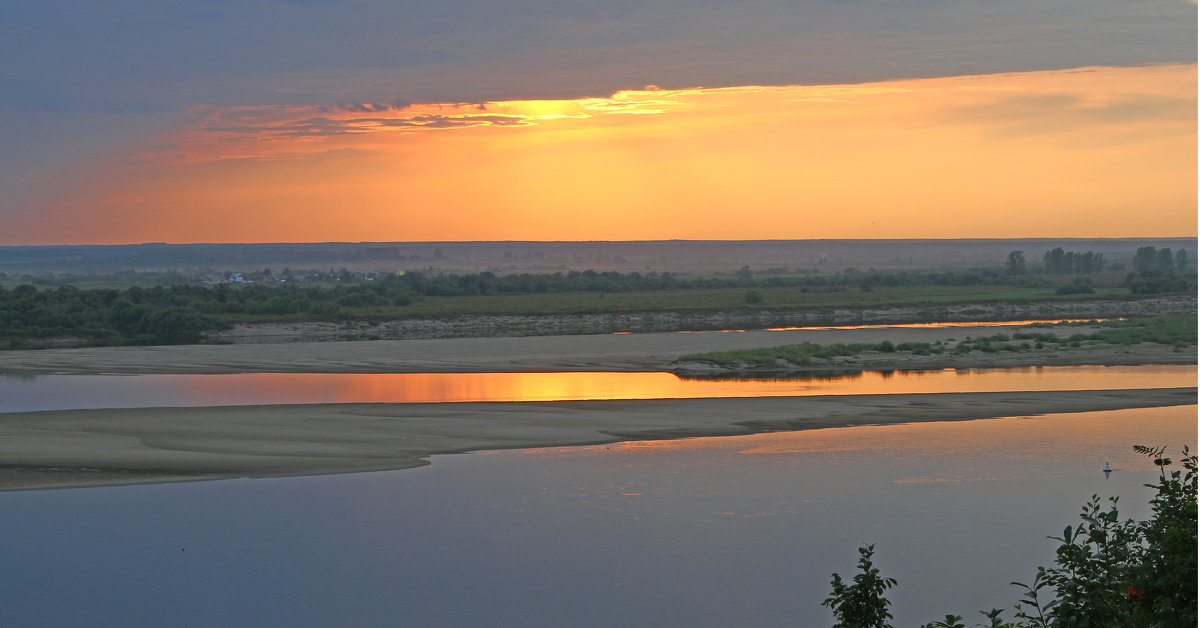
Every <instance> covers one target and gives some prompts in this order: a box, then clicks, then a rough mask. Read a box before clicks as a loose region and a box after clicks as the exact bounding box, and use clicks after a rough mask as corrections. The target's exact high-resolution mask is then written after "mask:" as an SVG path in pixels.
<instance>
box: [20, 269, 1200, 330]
mask: <svg viewBox="0 0 1200 628" xmlns="http://www.w3.org/2000/svg"><path fill="white" fill-rule="evenodd" d="M1148 248H1149V247H1148ZM1168 256H1169V257H1170V259H1171V261H1172V264H1179V263H1180V262H1179V261H1178V260H1183V263H1186V254H1184V255H1183V256H1180V255H1179V254H1178V253H1174V252H1170V253H1169V255H1168V254H1162V253H1160V252H1159V251H1154V252H1153V255H1152V256H1151V254H1150V252H1148V251H1147V252H1142V251H1139V256H1138V258H1137V260H1139V261H1136V262H1135V264H1136V265H1137V266H1136V267H1138V268H1143V266H1144V268H1146V269H1147V270H1141V271H1138V272H1136V273H1134V274H1133V275H1131V277H1130V286H1131V289H1132V290H1133V291H1134V292H1137V293H1152V292H1164V291H1173V290H1184V289H1187V287H1188V286H1189V285H1190V286H1191V287H1192V288H1193V289H1194V287H1195V274H1194V273H1193V274H1190V275H1180V274H1179V273H1177V272H1175V271H1163V270H1160V268H1161V266H1159V265H1156V266H1154V267H1153V270H1149V268H1150V266H1149V264H1150V261H1149V260H1150V259H1151V258H1153V260H1154V263H1155V264H1161V263H1162V261H1163V260H1165V259H1167V257H1168ZM1061 257H1062V258H1063V259H1068V258H1070V259H1071V260H1073V261H1072V262H1071V267H1072V268H1086V267H1088V265H1087V264H1088V263H1087V262H1085V261H1084V260H1091V262H1090V263H1091V264H1092V266H1096V265H1098V264H1102V259H1101V258H1100V257H1099V256H1097V255H1091V256H1090V257H1089V254H1073V253H1070V254H1068V253H1066V252H1063V255H1062V256H1061ZM1012 258H1013V256H1010V259H1012ZM1054 258H1055V259H1058V256H1057V254H1056V255H1055V257H1054ZM1022 260H1023V255H1022V256H1021V257H1020V258H1019V259H1018V261H1022ZM1022 263H1023V261H1022ZM1064 263H1065V262H1064ZM1173 267H1177V266H1173ZM1012 270H1013V269H1012V268H1011V264H1010V268H1009V269H1007V270H1006V269H1004V268H979V269H971V270H959V271H941V270H876V269H870V270H866V271H861V270H856V269H853V268H849V269H846V270H844V271H842V272H837V273H820V274H818V273H809V274H794V275H782V274H765V273H764V274H762V275H756V273H755V272H754V271H753V270H752V269H751V268H750V267H748V266H744V267H742V268H741V269H739V270H737V271H735V272H732V273H729V274H721V275H715V276H703V277H696V276H680V275H677V274H674V273H670V272H661V273H660V272H647V273H641V272H629V273H619V272H613V271H607V272H599V271H595V270H585V271H570V272H565V273H564V272H556V273H549V274H546V273H541V274H535V273H514V274H509V275H497V274H495V273H492V272H482V273H470V274H454V273H439V274H426V273H423V272H402V273H394V274H387V275H378V276H371V277H369V278H367V277H363V278H352V277H351V278H349V279H347V280H346V281H344V282H341V283H337V284H333V285H329V284H319V283H300V282H287V283H279V284H275V285H269V284H266V283H245V284H234V283H218V284H215V285H210V286H206V285H197V284H176V285H170V286H161V285H160V286H152V287H141V286H134V287H130V288H127V289H124V290H117V289H111V288H99V289H87V290H85V289H80V288H78V287H76V286H73V285H65V286H59V287H57V288H53V289H41V290H39V289H38V288H37V287H35V286H33V285H28V284H22V285H20V286H17V287H15V288H12V289H5V288H3V287H0V339H3V340H6V341H8V342H9V345H10V346H20V341H21V340H22V339H24V338H48V337H62V336H77V337H86V338H90V339H93V340H94V341H95V342H98V343H105V344H126V343H141V344H163V343H187V342H196V341H197V340H199V339H200V338H201V336H202V335H203V334H204V332H205V331H207V330H214V329H222V328H224V327H227V326H228V323H229V322H230V321H233V320H255V319H258V320H263V319H269V320H338V319H344V318H350V317H351V316H354V317H364V316H392V317H399V316H403V315H404V309H403V308H404V307H405V306H408V305H410V304H412V303H413V302H414V301H416V300H420V299H425V298H429V297H463V296H489V295H502V294H546V293H572V292H592V293H601V294H603V293H619V292H635V291H664V290H668V291H669V290H711V289H722V288H737V289H743V290H747V292H745V293H744V294H746V297H745V298H744V299H743V301H742V302H743V303H747V304H752V305H753V304H756V303H761V302H763V299H762V294H761V293H760V292H758V291H757V290H756V289H760V288H794V289H796V290H799V291H800V292H839V291H847V290H852V289H857V290H862V291H870V290H874V289H876V288H901V287H911V286H987V285H1011V286H1041V287H1045V286H1048V285H1049V284H1048V283H1047V281H1046V280H1045V279H1043V278H1039V277H1036V276H1032V275H1028V274H1025V275H1022V274H1014V273H1013V272H1012ZM339 277H349V274H348V273H347V274H344V275H339ZM1189 278H1190V279H1189ZM1189 281H1190V283H1189ZM1180 286H1182V287H1180ZM1091 291H1092V287H1091V282H1090V280H1088V281H1085V280H1082V279H1081V280H1078V281H1075V282H1073V283H1072V284H1070V285H1068V286H1065V287H1062V288H1060V294H1071V293H1077V292H1078V293H1086V292H1091Z"/></svg>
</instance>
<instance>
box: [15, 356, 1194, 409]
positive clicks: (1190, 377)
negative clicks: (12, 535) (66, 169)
mask: <svg viewBox="0 0 1200 628" xmlns="http://www.w3.org/2000/svg"><path fill="white" fill-rule="evenodd" d="M1196 375H1197V369H1196V365H1194V364H1190V365H1188V364H1185V365H1159V366H1110V367H1105V366H1062V367H1031V368H1014V369H964V370H955V369H944V370H937V371H895V372H883V373H881V372H875V371H868V372H864V373H851V374H841V375H832V376H829V375H827V376H820V375H815V376H804V377H789V378H778V379H769V378H768V379H699V378H682V377H678V376H676V375H672V374H670V373H366V374H364V373H345V374H330V373H238V374H231V375H22V376H11V375H9V376H3V375H0V412H27V411H37V410H68V409H82V408H132V407H185V406H226V405H230V406H233V405H257V404H311V403H414V402H415V403H441V402H460V401H576V400H586V399H671V398H676V399H678V398H711V397H776V396H808V395H866V394H908V393H940V392H985V391H1014V390H1085V389H1118V388H1173V387H1181V386H1195V385H1196Z"/></svg>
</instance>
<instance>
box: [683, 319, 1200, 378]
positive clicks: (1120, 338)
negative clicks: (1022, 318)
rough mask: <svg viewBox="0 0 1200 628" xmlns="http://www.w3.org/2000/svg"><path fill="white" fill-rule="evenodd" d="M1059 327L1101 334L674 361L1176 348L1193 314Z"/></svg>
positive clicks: (1192, 328) (812, 348)
mask: <svg viewBox="0 0 1200 628" xmlns="http://www.w3.org/2000/svg"><path fill="white" fill-rule="evenodd" d="M1058 325H1060V326H1068V325H1069V326H1085V325H1086V326H1090V327H1101V328H1102V329H1100V330H1098V331H1095V332H1093V333H1088V334H1085V333H1078V334H1070V335H1060V334H1055V333H1053V332H1050V331H1038V328H1039V327H1040V328H1045V327H1048V326H1050V325H1048V324H1033V325H1026V326H1025V327H1023V328H1022V330H1024V331H1017V332H1015V333H1013V334H1012V335H1011V336H1010V335H1008V334H1003V333H997V334H993V335H991V336H984V337H981V338H971V337H970V336H968V337H966V338H964V339H962V340H957V341H955V340H950V341H946V342H943V341H937V342H934V343H928V342H902V343H893V342H891V341H888V340H885V341H883V342H879V343H854V344H845V343H836V344H829V345H818V344H814V343H811V342H805V343H801V344H797V345H785V346H780V347H760V348H755V349H741V350H735V351H712V352H708V353H694V354H690V355H685V356H682V357H680V359H679V360H678V361H679V362H703V363H709V364H713V365H716V366H720V367H725V368H731V367H741V368H771V367H779V366H807V365H810V364H812V363H813V360H814V359H820V360H825V361H828V360H834V359H836V358H839V357H840V358H850V357H855V356H859V355H860V354H863V353H879V354H908V355H917V356H928V355H942V354H945V353H949V354H951V355H953V356H964V355H967V354H970V353H971V352H973V351H979V352H982V353H1000V352H1031V351H1039V350H1051V351H1057V350H1065V349H1081V348H1103V347H1114V346H1121V347H1128V346H1132V345H1136V344H1141V343H1157V344H1163V345H1170V346H1173V347H1176V349H1182V348H1184V347H1189V346H1194V345H1195V344H1196V315H1195V314H1173V315H1165V316H1155V317H1150V318H1133V319H1122V320H1107V321H1086V322H1074V323H1059V324H1058Z"/></svg>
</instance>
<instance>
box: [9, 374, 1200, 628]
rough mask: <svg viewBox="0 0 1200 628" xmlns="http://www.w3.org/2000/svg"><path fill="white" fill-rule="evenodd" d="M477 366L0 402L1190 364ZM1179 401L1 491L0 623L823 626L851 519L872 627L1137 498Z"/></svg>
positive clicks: (1179, 440) (332, 395)
mask: <svg viewBox="0 0 1200 628" xmlns="http://www.w3.org/2000/svg"><path fill="white" fill-rule="evenodd" d="M479 375H481V376H483V378H484V379H482V380H476V381H475V383H463V382H470V381H471V380H470V378H466V379H457V378H461V377H462V376H445V375H443V376H436V377H434V378H433V379H423V378H422V377H416V378H415V379H414V376H389V375H348V376H331V375H299V374H297V375H279V374H263V375H235V376H204V375H187V376H90V377H89V376H38V377H33V378H29V377H22V378H14V377H3V378H0V404H2V405H0V409H2V411H6V412H13V411H18V410H22V409H52V408H63V407H132V406H141V405H224V404H233V405H237V404H248V403H280V402H284V403H314V402H318V401H321V402H347V401H398V400H404V401H424V402H436V401H444V400H451V399H452V400H459V401H461V400H478V399H489V400H527V399H593V398H636V397H635V396H634V393H632V392H629V391H630V390H633V389H637V390H642V389H646V387H647V386H649V390H651V391H652V392H643V393H638V394H644V395H647V396H679V395H680V394H681V393H679V392H678V391H679V390H681V388H679V387H683V388H684V389H686V388H687V387H689V386H693V385H696V386H717V387H718V388H720V389H721V390H725V388H722V387H733V388H732V390H733V391H734V392H736V394H733V393H729V394H725V393H721V394H722V395H724V396H756V395H761V394H793V395H795V394H865V393H881V392H882V393H901V392H947V391H950V390H959V391H970V390H1053V389H1089V388H1139V387H1174V386H1194V385H1195V382H1196V367H1195V366H1194V365H1192V366H1181V367H1157V366H1156V367H1109V368H1105V367H1060V368H1050V367H1047V368H1043V369H1012V370H990V371H963V372H959V371H936V372H931V373H919V374H914V373H896V374H893V375H890V376H885V375H883V374H878V373H875V374H871V373H867V374H859V375H854V376H846V377H838V378H808V379H801V380H776V381H732V382H731V381H718V382H712V381H707V382H696V383H693V382H689V381H687V380H681V379H680V378H676V377H674V376H671V375H665V374H601V376H602V377H601V378H600V379H601V380H603V379H604V378H606V377H611V378H612V379H613V380H614V381H616V380H621V381H626V382H627V381H631V380H628V379H626V378H627V377H628V376H637V377H644V376H651V375H652V376H655V377H654V379H655V380H661V382H665V383H658V382H656V383H654V384H653V386H651V385H649V384H647V383H646V382H644V381H643V382H640V383H637V384H636V385H633V384H625V383H613V382H612V381H610V382H607V383H602V384H596V383H595V381H597V380H591V381H592V383H587V381H588V380H587V379H586V378H582V376H584V375H588V374H522V375H518V376H515V379H509V380H508V381H507V383H503V384H496V383H495V381H496V380H495V379H491V380H489V379H488V378H492V377H494V375H495V374H479ZM560 377H561V378H565V379H554V378H560ZM637 377H634V378H633V379H637ZM439 378H441V379H439ZM531 378H532V379H531ZM538 378H551V379H550V380H543V381H540V382H539V381H538ZM573 378H581V379H578V381H575V380H574V379H573ZM500 379H501V380H503V379H505V378H500ZM456 381H457V382H458V383H456ZM488 381H491V382H492V383H481V382H488ZM239 382H241V383H239ZM530 382H533V383H530ZM622 386H624V387H622ZM630 386H632V388H630ZM656 386H665V387H666V388H661V387H660V388H655V387H656ZM755 386H762V387H763V388H754V387H755ZM713 390H714V389H712V388H705V389H703V391H702V392H694V393H687V394H685V395H683V396H714V395H715V394H716V393H714V392H713ZM45 391H49V392H48V393H47V392H45ZM147 391H149V392H147ZM397 391H400V392H397ZM614 391H617V392H614ZM264 393H266V394H267V396H263V394H264ZM156 395H157V396H156ZM308 395H311V396H308ZM397 395H400V396H397ZM414 395H415V396H414ZM488 395H498V396H488ZM643 398H645V397H643ZM48 399H49V400H51V401H47V400H48ZM280 400H283V401H280ZM1196 413H1197V408H1196V406H1183V407H1171V408H1150V409H1136V410H1120V411H1107V412H1089V413H1077V414H1057V415H1046V416H1039V417H1007V418H995V419H986V420H977V421H955V422H941V423H939V422H931V423H911V424H903V425H886V426H862V427H850V428H836V429H821V430H808V431H800V432H785V433H771V434H759V435H754V436H743V437H724V438H696V439H684V440H677V441H654V442H629V443H621V444H615V445H607V446H595V447H573V448H545V449H525V450H508V451H494V452H479V453H474V454H465V455H449V456H435V457H434V458H433V459H432V462H433V464H432V465H430V466H428V467H423V468H419V469H409V470H403V471H394V472H381V473H362V474H346V475H337V476H319V477H303V478H277V479H255V480H227V481H213V482H196V483H184V484H164V485H147V486H125V487H108V488H88V489H68V490H54V491H27V492H9V493H0V539H3V540H2V541H0V564H3V565H4V568H3V569H0V588H2V590H3V591H4V592H5V596H4V599H3V602H0V625H11V626H81V625H87V626H131V625H178V626H212V625H228V626H261V625H288V626H330V625H354V626H395V625H411V626H444V625H479V626H483V625H486V626H613V625H656V626H689V627H691V626H729V625H754V626H776V625H779V626H821V625H829V624H830V623H831V622H832V619H831V615H830V614H829V612H828V610H827V609H825V608H823V607H821V606H820V603H821V601H822V600H823V599H824V598H825V597H826V596H827V595H828V594H829V578H830V574H831V573H832V572H833V571H839V572H841V573H842V575H843V576H846V577H851V576H853V575H854V573H855V562H856V560H857V552H856V548H857V547H858V546H860V545H862V544H864V543H877V565H878V566H879V567H880V568H881V569H883V571H884V573H885V575H887V576H892V577H896V578H897V579H898V580H899V581H900V586H899V587H898V588H897V589H894V590H893V591H892V592H891V594H890V595H889V597H890V598H891V599H892V600H893V601H894V606H893V611H894V613H895V616H896V623H895V625H897V626H916V625H919V624H921V623H923V622H927V621H932V620H934V619H936V618H939V617H942V616H944V615H945V614H946V613H949V612H953V613H957V614H961V615H965V616H967V618H968V620H971V618H972V617H975V618H979V616H978V615H977V611H978V610H985V609H990V608H993V607H997V608H1011V606H1012V604H1013V602H1014V601H1015V600H1016V599H1017V598H1018V597H1019V591H1017V590H1016V589H1014V588H1013V587H1010V586H1009V585H1008V583H1009V582H1011V581H1013V580H1024V581H1029V580H1030V579H1031V578H1032V576H1033V573H1034V571H1035V568H1036V566H1037V565H1038V564H1043V565H1048V564H1050V562H1051V561H1052V560H1053V556H1054V548H1055V545H1054V544H1053V543H1052V542H1050V541H1048V540H1046V539H1045V537H1046V536H1049V535H1053V534H1059V533H1061V531H1062V528H1063V527H1064V526H1065V525H1067V524H1069V523H1073V522H1075V521H1077V515H1078V512H1079V509H1080V506H1081V505H1082V504H1083V503H1084V502H1085V501H1086V500H1087V498H1088V497H1089V496H1090V495H1092V494H1094V493H1096V494H1100V495H1104V496H1107V495H1119V496H1121V503H1122V504H1123V505H1124V507H1123V510H1122V514H1123V515H1124V516H1137V517H1141V518H1144V517H1145V516H1146V515H1147V514H1148V509H1147V507H1146V501H1147V499H1148V497H1149V496H1150V491H1149V489H1146V488H1144V487H1143V486H1142V485H1143V484H1144V483H1147V482H1151V481H1153V479H1154V478H1155V477H1156V471H1155V469H1154V468H1153V467H1152V465H1150V464H1149V463H1148V461H1146V460H1144V459H1142V458H1139V457H1138V456H1137V455H1135V454H1134V453H1133V452H1132V450H1131V446H1132V445H1133V444H1139V443H1141V444H1148V445H1167V446H1169V447H1170V448H1171V449H1172V450H1174V451H1178V449H1179V448H1180V447H1181V446H1182V445H1185V444H1186V445H1189V446H1191V447H1192V448H1193V449H1195V446H1196V434H1197V424H1196V416H1197V415H1196ZM1175 457H1176V458H1177V457H1178V456H1175ZM1106 462H1107V463H1111V466H1112V468H1113V469H1114V471H1113V472H1112V474H1111V476H1110V477H1106V476H1105V474H1103V473H1102V472H1101V469H1102V468H1103V467H1104V464H1105V463H1106ZM1009 616H1010V617H1011V613H1009Z"/></svg>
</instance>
